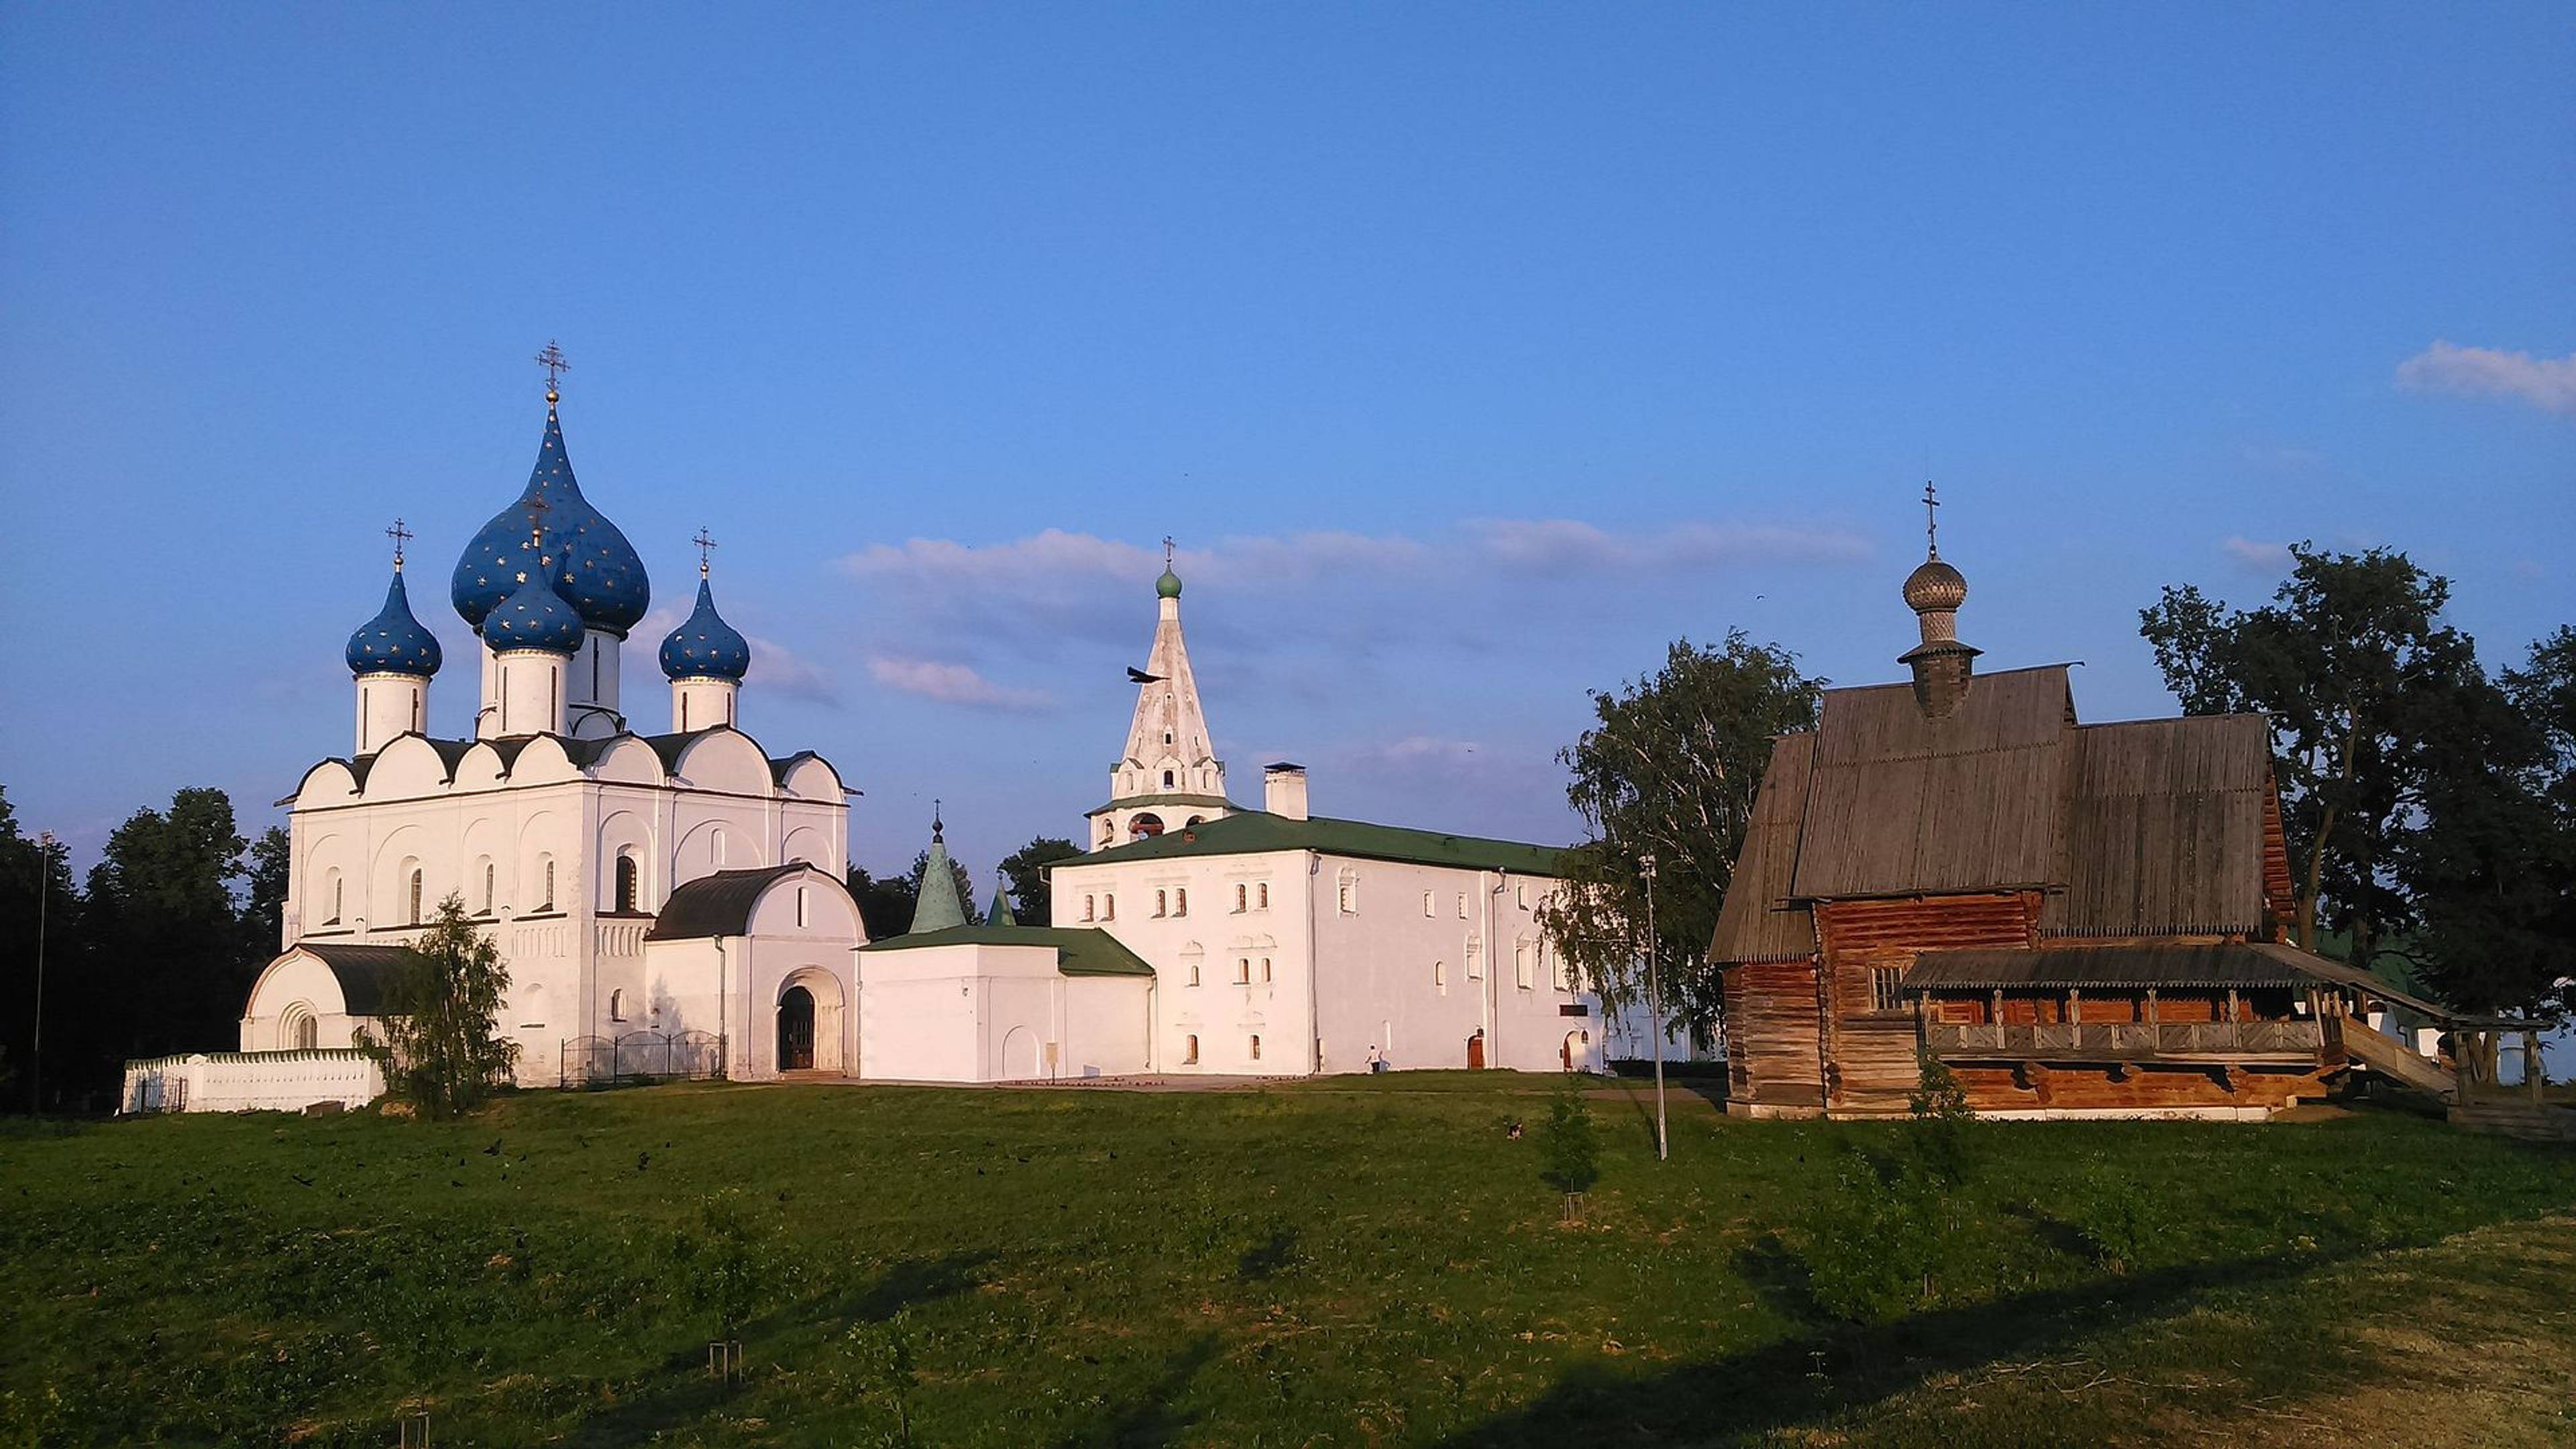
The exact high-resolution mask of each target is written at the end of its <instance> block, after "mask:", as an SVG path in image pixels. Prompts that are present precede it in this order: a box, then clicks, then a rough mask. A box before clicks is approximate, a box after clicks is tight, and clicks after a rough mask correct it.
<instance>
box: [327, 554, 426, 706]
mask: <svg viewBox="0 0 2576 1449" xmlns="http://www.w3.org/2000/svg"><path fill="white" fill-rule="evenodd" d="M347 658H348V661H349V672H350V673H351V674H408V675H411V676H413V677H415V678H419V679H427V678H429V677H430V676H431V675H433V674H436V673H437V672H438V663H439V658H438V636H437V635H435V634H432V633H431V632H429V631H428V630H427V629H424V628H422V627H421V626H420V621H419V620H418V619H415V618H413V617H412V615H411V596H410V595H409V594H408V593H406V592H404V590H403V576H402V565H401V564H399V563H397V564H395V565H394V581H393V585H392V587H390V588H388V589H386V590H385V606H384V607H383V608H381V609H378V610H377V611H376V617H374V618H372V619H369V620H368V621H367V622H365V623H363V624H361V625H359V626H358V632H357V633H355V634H352V635H350V636H349V651H348V655H347Z"/></svg>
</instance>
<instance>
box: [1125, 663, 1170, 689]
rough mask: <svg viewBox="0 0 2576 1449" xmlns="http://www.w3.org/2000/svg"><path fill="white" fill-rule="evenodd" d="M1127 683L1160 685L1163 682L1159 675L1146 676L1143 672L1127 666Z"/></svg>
mask: <svg viewBox="0 0 2576 1449" xmlns="http://www.w3.org/2000/svg"><path fill="white" fill-rule="evenodd" d="M1127 682H1128V683H1129V684H1160V683H1162V682H1163V676H1162V675H1159V674H1147V673H1146V672H1145V671H1144V670H1141V669H1139V668H1137V667H1136V666H1135V665H1133V664H1130V665H1128V666H1127Z"/></svg>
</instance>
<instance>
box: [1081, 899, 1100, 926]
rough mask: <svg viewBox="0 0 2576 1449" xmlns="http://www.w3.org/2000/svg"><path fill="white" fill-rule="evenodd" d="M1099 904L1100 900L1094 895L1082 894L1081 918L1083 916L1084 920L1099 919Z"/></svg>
mask: <svg viewBox="0 0 2576 1449" xmlns="http://www.w3.org/2000/svg"><path fill="white" fill-rule="evenodd" d="M1099 904H1100V902H1099V900H1098V899H1097V898H1096V897H1093V896H1084V897H1083V898H1082V918H1083V919H1084V920H1086V921H1096V920H1099V919H1100V913H1099V910H1098V907H1099Z"/></svg>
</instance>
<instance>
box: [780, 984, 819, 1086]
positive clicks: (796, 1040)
mask: <svg viewBox="0 0 2576 1449" xmlns="http://www.w3.org/2000/svg"><path fill="white" fill-rule="evenodd" d="M778 1069H779V1070H780V1071H782V1072H809V1071H812V1070H813V1069H814V993H813V992H811V991H808V990H806V989H805V988H804V987H802V986H790V987H788V988H787V989H786V990H785V991H784V992H781V993H780V994H779V997H778Z"/></svg>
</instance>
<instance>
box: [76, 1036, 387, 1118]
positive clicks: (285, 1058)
mask: <svg viewBox="0 0 2576 1449" xmlns="http://www.w3.org/2000/svg"><path fill="white" fill-rule="evenodd" d="M384 1090H385V1078H384V1073H383V1072H382V1071H381V1070H379V1069H378V1068H377V1066H376V1063H375V1060H374V1059H373V1058H371V1057H369V1056H368V1055H367V1054H366V1053H364V1052H359V1051H349V1050H339V1051H270V1052H221V1053H211V1054H210V1053H198V1054H195V1055H192V1056H183V1057H160V1058H157V1059H155V1060H152V1061H144V1062H128V1063H126V1066H125V1091H124V1095H123V1096H122V1097H121V1098H120V1104H119V1106H118V1109H117V1110H118V1111H120V1112H125V1113H136V1112H258V1111H272V1112H300V1111H302V1110H304V1109H305V1108H306V1107H309V1106H313V1105H315V1104H317V1103H322V1102H336V1103H338V1104H340V1105H341V1106H343V1107H363V1106H365V1105H366V1104H367V1103H369V1102H372V1101H374V1100H375V1099H376V1098H378V1097H380V1096H382V1095H384Z"/></svg>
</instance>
